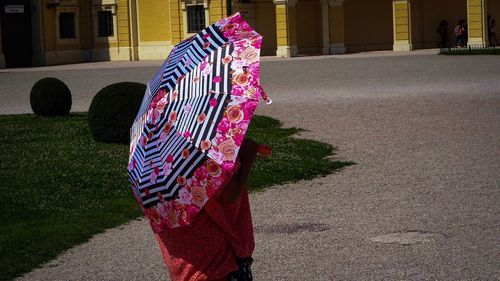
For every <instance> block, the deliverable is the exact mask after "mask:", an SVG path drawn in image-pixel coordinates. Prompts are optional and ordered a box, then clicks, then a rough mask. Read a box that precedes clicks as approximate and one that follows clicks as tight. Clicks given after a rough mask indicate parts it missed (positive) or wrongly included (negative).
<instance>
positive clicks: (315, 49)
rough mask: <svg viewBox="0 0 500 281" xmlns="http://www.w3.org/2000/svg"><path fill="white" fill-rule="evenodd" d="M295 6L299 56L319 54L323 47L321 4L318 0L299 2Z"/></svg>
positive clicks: (301, 0) (302, 0)
mask: <svg viewBox="0 0 500 281" xmlns="http://www.w3.org/2000/svg"><path fill="white" fill-rule="evenodd" d="M296 5H297V8H296V11H297V48H298V51H299V54H320V53H321V52H322V47H323V27H322V13H321V4H320V2H319V1H318V0H300V1H298V2H297V4H296Z"/></svg>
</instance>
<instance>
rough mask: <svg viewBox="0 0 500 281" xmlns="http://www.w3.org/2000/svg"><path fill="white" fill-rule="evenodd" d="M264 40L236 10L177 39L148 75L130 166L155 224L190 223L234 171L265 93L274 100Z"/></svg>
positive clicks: (135, 188)
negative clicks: (263, 71) (263, 61)
mask: <svg viewBox="0 0 500 281" xmlns="http://www.w3.org/2000/svg"><path fill="white" fill-rule="evenodd" d="M261 44H262V36H261V35H259V34H258V33H257V32H255V31H254V30H253V29H252V28H251V27H250V26H249V25H248V23H247V22H245V21H244V20H243V18H242V17H241V15H240V14H235V15H233V16H231V17H228V18H225V19H222V20H220V21H219V22H217V23H215V24H214V25H212V26H209V27H208V28H206V29H204V30H203V31H201V32H200V33H199V34H197V35H195V36H193V37H191V38H189V39H187V40H185V41H183V42H181V43H180V44H179V45H177V46H176V47H175V48H174V50H173V51H172V52H171V54H170V55H169V57H168V58H167V60H166V61H165V63H164V65H163V66H162V68H161V69H160V71H159V72H158V73H157V74H156V75H155V77H154V78H153V79H152V80H151V81H150V82H149V83H148V87H147V90H146V95H145V98H144V100H143V104H142V106H141V109H140V111H139V114H138V117H137V118H136V121H135V122H134V125H133V127H132V130H131V146H130V154H131V157H130V160H129V166H128V172H129V178H130V181H131V186H132V189H133V191H134V194H135V197H136V199H137V201H138V203H139V204H140V205H141V207H142V209H143V211H144V213H145V214H146V216H147V217H148V218H149V220H150V223H151V226H152V228H153V231H155V232H160V231H162V230H163V229H165V227H169V228H174V227H179V226H182V225H188V224H189V223H190V222H191V221H192V219H193V217H194V216H195V215H196V214H197V213H198V212H199V211H200V210H201V208H202V207H203V205H204V204H205V203H206V202H207V201H208V200H209V198H211V197H212V196H214V195H215V194H217V192H218V191H219V190H220V189H221V187H223V186H224V185H225V184H226V183H227V182H228V180H229V179H230V178H231V176H232V174H233V170H234V165H235V161H236V157H237V154H238V151H239V147H240V146H241V143H242V141H243V138H244V136H245V134H246V131H247V129H248V125H249V123H250V119H251V117H252V115H253V113H254V111H255V109H256V107H257V105H258V103H259V100H260V99H261V98H264V99H265V100H266V101H267V102H270V101H269V99H268V98H267V96H266V95H265V93H264V92H263V91H262V88H261V86H260V84H259V59H260V58H259V56H260V55H259V54H260V48H261ZM179 65H180V67H179Z"/></svg>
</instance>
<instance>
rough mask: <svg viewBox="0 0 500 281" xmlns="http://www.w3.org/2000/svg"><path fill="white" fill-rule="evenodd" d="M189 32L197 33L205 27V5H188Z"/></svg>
mask: <svg viewBox="0 0 500 281" xmlns="http://www.w3.org/2000/svg"><path fill="white" fill-rule="evenodd" d="M187 18H188V32H189V33H196V32H200V31H201V30H202V29H204V28H205V8H204V7H203V5H193V6H188V7H187Z"/></svg>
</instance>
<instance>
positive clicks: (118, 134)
mask: <svg viewBox="0 0 500 281" xmlns="http://www.w3.org/2000/svg"><path fill="white" fill-rule="evenodd" d="M145 91H146V85H144V84H142V83H135V82H121V83H116V84H112V85H109V86H106V87H104V88H103V89H102V90H100V91H99V92H98V93H97V95H95V97H94V99H93V100H92V103H91V104H90V108H89V116H88V120H89V126H90V131H91V132H92V136H93V137H94V139H95V140H96V141H101V142H108V143H128V142H129V141H130V127H131V126H132V123H133V122H134V119H135V116H136V114H137V112H138V111H139V107H140V106H141V102H142V98H143V96H144V92H145Z"/></svg>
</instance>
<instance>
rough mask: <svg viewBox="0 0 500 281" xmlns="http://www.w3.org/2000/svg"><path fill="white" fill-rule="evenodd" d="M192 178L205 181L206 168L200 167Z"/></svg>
mask: <svg viewBox="0 0 500 281" xmlns="http://www.w3.org/2000/svg"><path fill="white" fill-rule="evenodd" d="M194 176H195V177H197V178H198V179H200V180H201V179H205V178H207V176H208V171H207V167H206V166H205V165H202V166H200V167H199V168H198V169H197V170H196V171H195V172H194Z"/></svg>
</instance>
